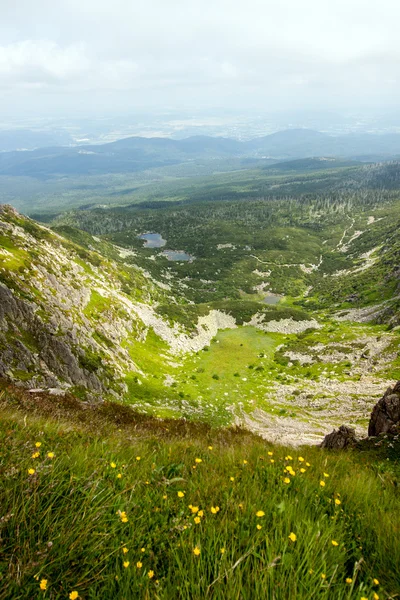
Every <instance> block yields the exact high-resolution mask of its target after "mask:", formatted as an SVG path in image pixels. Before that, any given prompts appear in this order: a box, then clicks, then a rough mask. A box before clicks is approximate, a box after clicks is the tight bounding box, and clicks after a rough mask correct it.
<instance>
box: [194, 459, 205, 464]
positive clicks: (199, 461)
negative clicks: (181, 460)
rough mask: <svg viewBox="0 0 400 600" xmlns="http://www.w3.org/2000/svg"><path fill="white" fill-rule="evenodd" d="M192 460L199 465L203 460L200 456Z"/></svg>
mask: <svg viewBox="0 0 400 600" xmlns="http://www.w3.org/2000/svg"><path fill="white" fill-rule="evenodd" d="M194 462H195V463H197V464H198V465H199V464H200V463H202V462H203V459H202V458H195V459H194Z"/></svg>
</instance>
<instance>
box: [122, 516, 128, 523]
mask: <svg viewBox="0 0 400 600" xmlns="http://www.w3.org/2000/svg"><path fill="white" fill-rule="evenodd" d="M128 520H129V519H128V517H121V521H122V523H127V522H128Z"/></svg>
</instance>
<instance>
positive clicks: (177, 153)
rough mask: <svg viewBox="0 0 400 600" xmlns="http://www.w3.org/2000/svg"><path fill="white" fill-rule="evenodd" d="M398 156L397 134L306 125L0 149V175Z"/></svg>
mask: <svg viewBox="0 0 400 600" xmlns="http://www.w3.org/2000/svg"><path fill="white" fill-rule="evenodd" d="M398 156H400V134H395V133H390V134H347V135H341V136H336V137H333V136H331V135H328V134H325V133H321V132H318V131H313V130H310V129H288V130H284V131H280V132H277V133H273V134H271V135H267V136H264V137H259V138H255V139H253V140H250V141H246V142H241V141H239V140H234V139H229V138H223V137H209V136H193V137H188V138H185V139H181V140H173V139H170V138H143V137H130V138H124V139H122V140H118V141H115V142H110V143H107V144H102V145H87V146H77V147H65V146H53V147H49V148H40V149H37V150H32V151H29V152H3V153H0V175H4V176H27V177H34V178H38V179H47V178H51V177H56V176H71V175H98V174H107V173H133V172H138V171H144V170H147V169H151V168H156V167H160V166H167V165H175V164H181V163H186V162H190V161H194V160H215V159H230V158H238V157H241V158H246V157H249V158H258V159H260V158H261V159H267V158H268V159H273V160H276V161H284V160H296V159H304V158H309V157H328V158H329V157H332V158H333V157H339V158H341V159H352V160H362V161H367V162H368V161H369V162H376V161H379V160H390V159H393V158H396V157H398Z"/></svg>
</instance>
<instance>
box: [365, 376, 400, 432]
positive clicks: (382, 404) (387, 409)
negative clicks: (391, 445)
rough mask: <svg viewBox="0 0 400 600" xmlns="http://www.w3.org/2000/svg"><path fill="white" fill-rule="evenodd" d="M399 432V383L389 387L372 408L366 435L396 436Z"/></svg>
mask: <svg viewBox="0 0 400 600" xmlns="http://www.w3.org/2000/svg"><path fill="white" fill-rule="evenodd" d="M399 431H400V381H398V382H397V383H396V385H395V386H394V387H393V388H392V387H389V388H388V389H387V390H386V392H385V393H384V395H383V397H382V398H381V399H380V400H379V401H378V403H377V404H376V405H375V406H374V408H373V410H372V413H371V419H370V422H369V426H368V435H369V436H377V435H379V434H380V433H392V434H396V433H399Z"/></svg>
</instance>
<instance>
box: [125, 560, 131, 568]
mask: <svg viewBox="0 0 400 600" xmlns="http://www.w3.org/2000/svg"><path fill="white" fill-rule="evenodd" d="M129 564H130V563H129V560H124V568H125V569H127V568H128V567H129Z"/></svg>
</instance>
